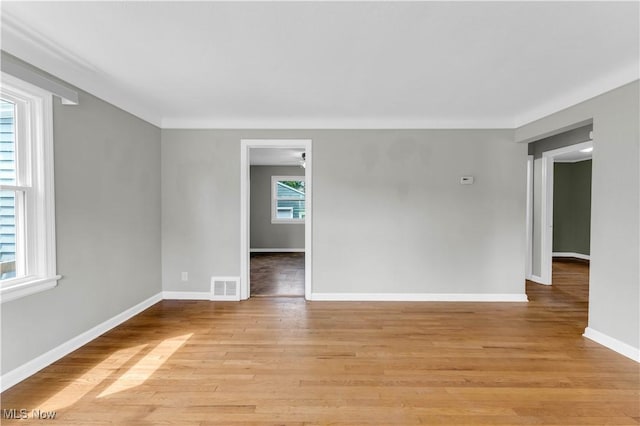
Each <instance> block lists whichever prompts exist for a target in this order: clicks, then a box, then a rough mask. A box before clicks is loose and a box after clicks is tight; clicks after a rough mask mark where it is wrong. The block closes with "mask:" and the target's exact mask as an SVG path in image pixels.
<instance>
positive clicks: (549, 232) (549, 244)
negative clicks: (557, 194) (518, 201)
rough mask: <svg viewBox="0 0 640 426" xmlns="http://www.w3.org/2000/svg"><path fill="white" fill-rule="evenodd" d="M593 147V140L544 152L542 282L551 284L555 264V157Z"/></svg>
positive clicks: (541, 245) (541, 199) (541, 234)
mask: <svg viewBox="0 0 640 426" xmlns="http://www.w3.org/2000/svg"><path fill="white" fill-rule="evenodd" d="M585 148H593V140H588V141H586V142H581V143H578V144H575V145H570V146H565V147H562V148H558V149H553V150H550V151H545V152H543V153H542V169H541V170H542V185H541V186H542V191H541V195H540V202H541V209H540V210H541V218H540V228H541V232H540V236H541V242H540V247H541V250H542V253H541V256H540V281H537V282H538V283H540V284H545V285H551V277H552V270H551V269H552V265H553V164H554V163H555V158H556V157H557V156H559V155H562V154H567V153H569V152H575V151H579V150H581V149H585Z"/></svg>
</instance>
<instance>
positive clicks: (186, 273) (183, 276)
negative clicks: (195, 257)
mask: <svg viewBox="0 0 640 426" xmlns="http://www.w3.org/2000/svg"><path fill="white" fill-rule="evenodd" d="M182 281H189V273H188V272H183V273H182Z"/></svg>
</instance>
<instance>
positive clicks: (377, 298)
mask: <svg viewBox="0 0 640 426" xmlns="http://www.w3.org/2000/svg"><path fill="white" fill-rule="evenodd" d="M310 300H313V301H344V302H361V301H362V302H369V301H371V302H528V301H529V299H528V298H527V295H526V294H517V293H514V294H511V293H487V294H470V293H451V294H447V293H432V294H430V293H312V294H311V298H310Z"/></svg>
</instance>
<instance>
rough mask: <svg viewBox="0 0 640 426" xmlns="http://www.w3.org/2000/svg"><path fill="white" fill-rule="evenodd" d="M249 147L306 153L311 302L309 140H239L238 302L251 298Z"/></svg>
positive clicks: (307, 274) (306, 241)
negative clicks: (299, 150) (285, 149)
mask: <svg viewBox="0 0 640 426" xmlns="http://www.w3.org/2000/svg"><path fill="white" fill-rule="evenodd" d="M251 148H274V149H278V148H280V149H282V148H303V149H304V150H305V155H306V157H305V163H306V164H305V192H306V197H305V203H306V206H305V222H304V252H305V257H304V295H305V298H306V299H307V300H310V299H311V294H312V283H311V277H312V274H311V271H312V269H311V268H312V262H311V259H312V258H313V256H312V254H311V246H312V244H311V242H312V240H311V230H312V226H311V224H312V218H313V214H312V212H313V209H312V199H313V195H312V194H313V183H312V176H313V173H312V170H313V161H312V159H313V156H312V152H311V139H242V140H241V141H240V300H245V299H248V298H249V296H250V282H249V279H250V278H249V277H250V274H249V268H250V262H249V253H250V247H251V245H250V234H249V232H250V226H249V220H250V214H249V211H250V206H251V204H250V203H251V200H250V192H251V191H250V182H249V176H250V166H251V163H250V150H251Z"/></svg>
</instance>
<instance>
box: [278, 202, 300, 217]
mask: <svg viewBox="0 0 640 426" xmlns="http://www.w3.org/2000/svg"><path fill="white" fill-rule="evenodd" d="M281 212H282V215H281ZM287 212H288V213H287ZM277 213H278V219H304V200H278V205H277Z"/></svg>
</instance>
